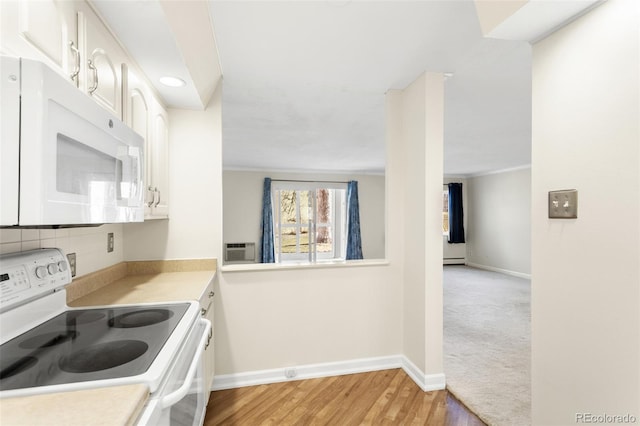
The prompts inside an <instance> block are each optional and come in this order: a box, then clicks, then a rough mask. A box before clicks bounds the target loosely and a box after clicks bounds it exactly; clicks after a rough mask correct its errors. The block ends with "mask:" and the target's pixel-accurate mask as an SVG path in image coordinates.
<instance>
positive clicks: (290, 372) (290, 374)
mask: <svg viewBox="0 0 640 426" xmlns="http://www.w3.org/2000/svg"><path fill="white" fill-rule="evenodd" d="M297 375H298V370H296V369H295V368H285V369H284V377H286V378H287V379H293V378H294V377H296V376H297Z"/></svg>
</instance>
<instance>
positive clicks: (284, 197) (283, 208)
mask: <svg viewBox="0 0 640 426" xmlns="http://www.w3.org/2000/svg"><path fill="white" fill-rule="evenodd" d="M296 198H297V194H296V191H292V190H284V191H280V218H281V219H280V222H281V223H283V224H285V223H296V222H297V217H298V209H297V203H296Z"/></svg>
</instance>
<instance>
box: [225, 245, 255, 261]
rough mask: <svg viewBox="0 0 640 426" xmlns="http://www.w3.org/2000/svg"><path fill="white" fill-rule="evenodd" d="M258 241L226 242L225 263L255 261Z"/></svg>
mask: <svg viewBox="0 0 640 426" xmlns="http://www.w3.org/2000/svg"><path fill="white" fill-rule="evenodd" d="M255 261H256V243H225V245H224V263H225V264H230V263H255Z"/></svg>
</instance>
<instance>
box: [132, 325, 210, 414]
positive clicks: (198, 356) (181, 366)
mask: <svg viewBox="0 0 640 426" xmlns="http://www.w3.org/2000/svg"><path fill="white" fill-rule="evenodd" d="M210 338H211V322H209V321H208V320H206V319H202V318H201V319H199V320H198V323H197V326H196V327H194V331H193V332H192V333H191V335H190V336H189V337H188V338H187V342H186V344H185V345H184V346H183V348H184V349H183V350H182V351H181V353H180V354H179V355H178V357H177V359H176V360H175V362H174V363H173V365H172V366H171V368H170V370H169V372H168V374H167V378H166V380H163V384H162V385H161V387H160V388H159V389H158V391H157V392H156V393H154V394H153V395H151V399H150V400H149V402H147V405H146V407H145V409H144V411H143V413H142V414H141V415H140V418H139V420H138V423H137V424H138V426H143V425H145V426H146V425H149V426H151V425H154V426H155V425H157V426H169V425H171V426H201V425H202V424H203V422H204V415H205V411H206V408H207V402H208V400H209V389H207V388H206V386H205V383H204V382H205V379H204V359H203V358H202V354H203V353H204V350H205V348H206V346H207V345H208V344H209V339H210Z"/></svg>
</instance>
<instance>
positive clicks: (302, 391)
mask: <svg viewBox="0 0 640 426" xmlns="http://www.w3.org/2000/svg"><path fill="white" fill-rule="evenodd" d="M204 424H205V426H217V425H239V426H254V425H255V426H258V425H260V426H262V425H272V426H275V425H278V426H281V425H283V426H289V425H304V426H311V425H319V426H329V425H330V426H336V425H337V426H351V425H353V426H356V425H364V426H368V425H376V426H377V425H392V426H393V425H428V426H483V425H484V423H483V422H482V421H481V420H480V419H479V418H478V417H476V416H475V415H474V414H473V413H471V412H470V411H469V410H468V409H467V408H466V407H465V406H464V405H462V404H461V403H460V402H459V401H457V400H456V399H455V398H453V397H452V396H450V395H449V394H448V392H447V391H446V390H443V391H434V392H423V391H422V390H421V389H420V388H419V387H418V386H417V385H416V384H415V383H414V382H413V380H411V378H409V376H407V375H406V373H405V372H404V371H403V370H401V369H394V370H383V371H375V372H371V373H361V374H350V375H344V376H334V377H326V378H320V379H310V380H299V381H291V382H284V383H276V384H272V385H260V386H252V387H246V388H239V389H229V390H223V391H217V392H212V393H211V398H210V400H209V405H208V406H207V414H206V417H205V423H204Z"/></svg>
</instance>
